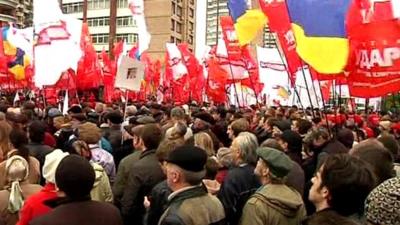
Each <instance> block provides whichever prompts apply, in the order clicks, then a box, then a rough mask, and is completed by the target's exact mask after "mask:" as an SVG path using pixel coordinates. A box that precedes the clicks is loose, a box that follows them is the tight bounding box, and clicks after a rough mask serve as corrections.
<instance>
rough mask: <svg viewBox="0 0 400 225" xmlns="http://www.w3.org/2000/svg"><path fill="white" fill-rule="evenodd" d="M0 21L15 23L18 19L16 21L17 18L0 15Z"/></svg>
mask: <svg viewBox="0 0 400 225" xmlns="http://www.w3.org/2000/svg"><path fill="white" fill-rule="evenodd" d="M0 21H5V22H13V23H15V21H16V19H15V17H13V16H10V15H5V14H0Z"/></svg>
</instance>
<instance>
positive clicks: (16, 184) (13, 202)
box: [6, 155, 29, 213]
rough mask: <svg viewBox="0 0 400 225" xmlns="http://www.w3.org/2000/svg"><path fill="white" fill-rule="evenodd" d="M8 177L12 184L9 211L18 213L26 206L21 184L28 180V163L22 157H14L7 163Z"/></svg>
mask: <svg viewBox="0 0 400 225" xmlns="http://www.w3.org/2000/svg"><path fill="white" fill-rule="evenodd" d="M6 176H7V180H8V181H9V182H11V188H10V197H9V199H8V207H7V209H8V211H10V212H11V213H16V212H18V211H19V210H20V209H21V208H22V206H23V204H24V197H23V195H22V190H21V186H20V182H22V181H25V180H26V179H28V176H29V164H28V162H27V161H26V160H25V159H24V158H23V157H21V156H18V155H15V156H12V157H11V158H9V159H8V160H7V161H6Z"/></svg>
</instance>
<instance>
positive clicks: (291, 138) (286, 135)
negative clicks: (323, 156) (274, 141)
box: [279, 130, 303, 152]
mask: <svg viewBox="0 0 400 225" xmlns="http://www.w3.org/2000/svg"><path fill="white" fill-rule="evenodd" d="M279 138H280V139H281V140H283V141H284V142H286V143H288V148H289V150H291V151H295V152H299V151H300V152H301V150H302V147H303V139H302V138H301V136H300V134H298V133H296V132H294V131H292V130H285V131H283V133H282V134H281V135H280V136H279Z"/></svg>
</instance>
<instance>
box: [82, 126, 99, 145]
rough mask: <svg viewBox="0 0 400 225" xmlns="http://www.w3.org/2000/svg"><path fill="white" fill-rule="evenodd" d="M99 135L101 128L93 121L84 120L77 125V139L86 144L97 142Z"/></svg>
mask: <svg viewBox="0 0 400 225" xmlns="http://www.w3.org/2000/svg"><path fill="white" fill-rule="evenodd" d="M101 136H102V134H101V129H100V128H99V127H97V125H96V124H94V123H90V122H86V123H84V124H81V125H79V126H78V139H79V140H82V141H84V142H86V143H87V144H97V143H99V141H100V139H101Z"/></svg>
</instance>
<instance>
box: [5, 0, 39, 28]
mask: <svg viewBox="0 0 400 225" xmlns="http://www.w3.org/2000/svg"><path fill="white" fill-rule="evenodd" d="M32 19H33V14H32V0H0V25H1V26H5V25H7V24H8V23H10V22H11V23H14V24H15V25H16V26H17V27H20V28H24V27H29V26H32Z"/></svg>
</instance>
